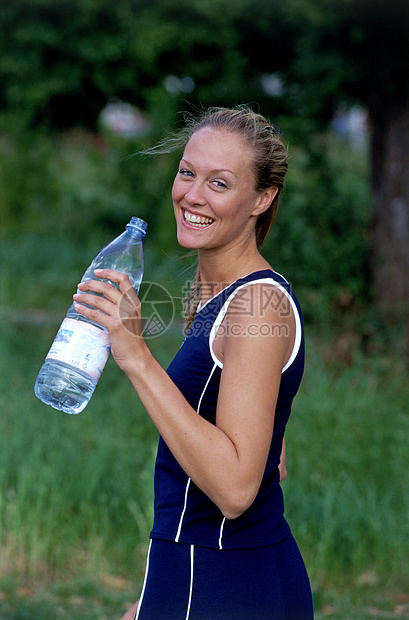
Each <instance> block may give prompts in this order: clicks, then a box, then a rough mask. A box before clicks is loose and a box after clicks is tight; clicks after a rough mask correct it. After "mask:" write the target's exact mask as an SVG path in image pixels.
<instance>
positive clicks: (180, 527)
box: [175, 478, 191, 542]
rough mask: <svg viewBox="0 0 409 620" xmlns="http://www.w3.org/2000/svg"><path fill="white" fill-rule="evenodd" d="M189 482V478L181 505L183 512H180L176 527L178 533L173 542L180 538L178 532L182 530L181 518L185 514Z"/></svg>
mask: <svg viewBox="0 0 409 620" xmlns="http://www.w3.org/2000/svg"><path fill="white" fill-rule="evenodd" d="M190 481H191V478H189V479H188V481H187V484H186V489H185V503H184V505H183V510H182V514H181V515H180V519H179V525H178V531H177V534H176V537H175V542H179V537H180V531H181V529H182V523H183V517H184V516H185V512H186V506H187V494H188V492H189V487H190Z"/></svg>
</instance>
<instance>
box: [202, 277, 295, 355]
mask: <svg viewBox="0 0 409 620" xmlns="http://www.w3.org/2000/svg"><path fill="white" fill-rule="evenodd" d="M294 338H295V317H294V310H293V307H292V303H291V300H290V298H289V295H288V293H287V292H286V291H285V290H284V289H283V288H282V287H280V286H275V285H274V284H271V283H270V282H265V283H264V282H258V283H255V284H251V283H250V284H249V285H248V286H244V287H242V288H241V289H239V290H238V291H237V293H236V294H235V295H234V297H233V298H232V300H231V302H230V303H229V306H228V309H227V312H226V315H225V317H224V319H223V322H222V324H221V326H220V329H219V331H218V333H217V336H216V338H215V342H214V352H215V354H216V355H217V357H218V358H219V359H221V361H223V359H224V358H225V356H226V353H227V351H228V350H229V351H231V352H234V354H240V355H246V354H247V355H249V354H250V353H251V351H252V350H253V351H254V350H255V349H257V350H258V352H259V354H261V352H262V350H263V349H265V350H266V353H268V352H270V354H271V355H273V354H274V353H275V354H277V352H278V350H280V352H283V355H284V357H285V358H286V353H287V351H288V350H290V349H291V346H292V343H293V342H294ZM222 358H223V359H222Z"/></svg>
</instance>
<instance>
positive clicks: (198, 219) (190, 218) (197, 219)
mask: <svg viewBox="0 0 409 620" xmlns="http://www.w3.org/2000/svg"><path fill="white" fill-rule="evenodd" d="M184 217H185V220H186V222H189V224H194V225H195V226H199V228H203V227H204V226H208V225H209V224H211V223H212V222H213V220H212V218H211V217H203V216H200V215H194V214H193V213H188V212H187V211H185V212H184Z"/></svg>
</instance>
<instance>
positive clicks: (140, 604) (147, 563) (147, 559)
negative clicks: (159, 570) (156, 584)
mask: <svg viewBox="0 0 409 620" xmlns="http://www.w3.org/2000/svg"><path fill="white" fill-rule="evenodd" d="M151 546H152V540H150V542H149V549H148V556H147V558H146V569H145V578H144V580H143V586H142V593H141V596H140V599H139V604H138V609H137V610H136V614H135V618H134V620H138V618H139V612H140V609H141V606H142V599H143V595H144V594H145V588H146V582H147V580H148V571H149V556H150V553H151Z"/></svg>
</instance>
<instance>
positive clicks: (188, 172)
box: [179, 168, 194, 177]
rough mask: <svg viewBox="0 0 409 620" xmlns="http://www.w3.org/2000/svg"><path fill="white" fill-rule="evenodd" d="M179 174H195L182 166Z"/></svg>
mask: <svg viewBox="0 0 409 620" xmlns="http://www.w3.org/2000/svg"><path fill="white" fill-rule="evenodd" d="M179 174H180V175H182V176H184V177H193V176H194V174H193V172H192V171H191V170H188V169H187V168H180V169H179Z"/></svg>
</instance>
